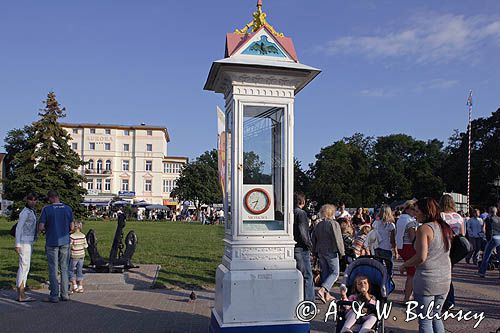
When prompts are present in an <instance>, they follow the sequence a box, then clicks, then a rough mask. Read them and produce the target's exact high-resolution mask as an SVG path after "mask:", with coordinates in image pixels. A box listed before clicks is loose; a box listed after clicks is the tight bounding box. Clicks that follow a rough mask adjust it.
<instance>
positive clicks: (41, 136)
mask: <svg viewBox="0 0 500 333" xmlns="http://www.w3.org/2000/svg"><path fill="white" fill-rule="evenodd" d="M44 104H45V108H43V109H41V110H40V113H39V114H38V115H39V116H40V118H39V119H38V120H37V121H36V122H34V123H32V124H31V125H28V126H25V127H24V128H23V129H14V130H11V131H10V132H8V134H7V137H6V139H5V148H6V150H7V153H8V155H9V160H8V165H9V166H8V171H7V178H6V180H5V192H6V197H7V198H9V199H11V200H13V201H14V202H15V204H14V207H15V208H20V207H22V206H23V205H24V201H23V199H24V197H25V196H26V194H27V193H29V192H35V193H37V194H38V195H39V196H43V197H44V196H45V195H46V194H47V191H49V190H55V191H57V192H58V193H59V195H60V197H61V201H63V202H64V203H66V204H68V205H70V206H71V207H72V208H73V210H74V211H75V213H76V214H77V215H80V214H81V213H83V207H82V206H81V205H80V203H81V201H82V198H83V197H82V196H83V194H85V190H84V189H83V188H82V187H81V186H80V185H81V183H82V182H83V177H82V176H81V175H79V174H78V172H76V171H75V170H76V169H78V168H79V167H80V166H82V165H83V164H84V162H83V161H82V160H81V159H80V157H79V156H78V154H77V153H76V152H74V151H73V150H72V149H71V147H70V146H69V144H68V141H69V140H70V136H69V134H68V133H67V132H66V131H65V130H64V129H63V128H62V127H61V126H60V124H59V122H58V120H59V119H60V118H62V117H65V109H64V108H61V107H60V105H59V103H58V102H57V100H56V96H55V94H54V93H53V92H50V93H49V94H48V95H47V99H46V101H45V102H44ZM44 203H45V202H44V200H40V201H39V205H40V206H42V205H43V204H44ZM38 208H40V207H38ZM13 217H14V218H15V217H16V214H14V215H13Z"/></svg>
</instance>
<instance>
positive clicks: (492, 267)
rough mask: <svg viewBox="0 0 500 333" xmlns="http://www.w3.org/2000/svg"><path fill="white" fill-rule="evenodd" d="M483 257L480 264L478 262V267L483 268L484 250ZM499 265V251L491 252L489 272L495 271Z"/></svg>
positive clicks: (479, 261)
mask: <svg viewBox="0 0 500 333" xmlns="http://www.w3.org/2000/svg"><path fill="white" fill-rule="evenodd" d="M481 256H482V258H481V260H478V262H477V267H481V264H482V263H483V260H484V249H483V252H482V253H481ZM499 264H500V263H499V262H498V256H497V249H493V251H492V252H491V255H490V260H488V268H487V270H488V271H493V270H495V269H497V268H498V266H499Z"/></svg>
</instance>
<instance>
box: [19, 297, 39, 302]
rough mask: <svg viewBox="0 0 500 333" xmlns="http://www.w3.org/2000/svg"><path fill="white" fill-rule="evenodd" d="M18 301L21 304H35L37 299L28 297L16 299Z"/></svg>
mask: <svg viewBox="0 0 500 333" xmlns="http://www.w3.org/2000/svg"><path fill="white" fill-rule="evenodd" d="M16 301H18V302H20V303H25V302H34V301H36V299H34V298H33V297H29V296H26V297H25V298H18V299H16Z"/></svg>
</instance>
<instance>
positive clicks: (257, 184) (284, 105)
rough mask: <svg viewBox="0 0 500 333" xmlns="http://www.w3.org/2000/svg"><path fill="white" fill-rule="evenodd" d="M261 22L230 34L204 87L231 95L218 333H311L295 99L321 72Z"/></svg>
mask: <svg viewBox="0 0 500 333" xmlns="http://www.w3.org/2000/svg"><path fill="white" fill-rule="evenodd" d="M253 17H254V19H253V21H252V22H250V23H249V24H248V25H247V26H245V28H243V29H242V30H236V31H235V32H234V33H229V34H227V36H226V52H225V58H224V59H222V60H217V61H215V62H214V63H213V64H212V67H211V69H210V73H209V75H208V79H207V82H206V84H205V90H211V91H214V92H216V93H223V94H224V98H225V102H226V103H225V132H224V133H223V135H224V138H225V142H226V148H225V179H224V183H225V186H223V187H224V197H225V200H224V201H225V202H224V209H225V216H226V224H225V237H224V244H225V249H224V256H223V258H222V264H220V265H219V267H218V268H217V272H216V293H215V307H214V309H213V310H212V318H211V322H210V332H274V333H275V332H288V333H290V332H309V324H308V323H303V322H300V321H299V320H298V319H297V317H296V315H295V309H296V307H297V305H298V304H299V303H300V302H301V301H302V300H303V283H302V275H301V274H300V272H299V271H298V270H297V269H296V264H295V259H294V251H293V250H294V244H295V242H294V240H293V171H294V164H293V114H294V99H295V95H296V94H297V93H298V92H299V91H300V90H302V88H304V87H305V86H306V85H307V84H308V83H309V82H310V81H311V80H313V79H314V77H315V76H316V75H318V74H319V72H320V70H318V69H316V68H313V67H309V66H306V65H303V64H300V63H299V62H298V59H297V55H296V53H295V49H294V46H293V42H292V40H291V39H290V38H288V37H285V36H283V34H280V33H277V32H276V31H275V30H274V29H273V27H272V26H270V25H269V24H268V23H267V22H266V14H265V13H263V12H262V3H261V0H259V1H258V4H257V11H256V12H255V13H254V14H253Z"/></svg>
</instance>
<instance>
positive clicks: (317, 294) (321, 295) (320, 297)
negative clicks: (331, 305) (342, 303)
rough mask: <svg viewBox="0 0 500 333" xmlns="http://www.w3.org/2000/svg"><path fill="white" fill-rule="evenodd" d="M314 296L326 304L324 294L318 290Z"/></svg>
mask: <svg viewBox="0 0 500 333" xmlns="http://www.w3.org/2000/svg"><path fill="white" fill-rule="evenodd" d="M316 297H317V298H319V299H320V300H321V302H323V304H326V299H325V295H323V294H322V293H320V292H319V290H318V291H316Z"/></svg>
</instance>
